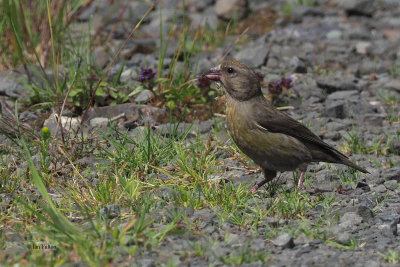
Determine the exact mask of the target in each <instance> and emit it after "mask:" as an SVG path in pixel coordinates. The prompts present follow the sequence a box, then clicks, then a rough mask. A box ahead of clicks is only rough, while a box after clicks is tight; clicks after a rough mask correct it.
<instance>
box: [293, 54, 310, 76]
mask: <svg viewBox="0 0 400 267" xmlns="http://www.w3.org/2000/svg"><path fill="white" fill-rule="evenodd" d="M290 68H291V69H292V72H293V73H307V66H306V64H305V63H304V61H303V60H301V59H299V58H298V57H293V58H292V59H291V60H290Z"/></svg>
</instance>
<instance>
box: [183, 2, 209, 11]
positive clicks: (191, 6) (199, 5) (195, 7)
mask: <svg viewBox="0 0 400 267" xmlns="http://www.w3.org/2000/svg"><path fill="white" fill-rule="evenodd" d="M213 4H214V0H203V1H198V0H187V1H185V6H186V8H187V9H188V10H189V11H190V12H202V11H204V10H205V9H206V8H208V7H210V6H212V5H213ZM204 13H207V12H204Z"/></svg>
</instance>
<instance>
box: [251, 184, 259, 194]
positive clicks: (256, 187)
mask: <svg viewBox="0 0 400 267" xmlns="http://www.w3.org/2000/svg"><path fill="white" fill-rule="evenodd" d="M258 188H259V186H258V185H257V184H256V185H255V186H253V187H252V188H251V189H250V194H254V193H255V192H257V190H258Z"/></svg>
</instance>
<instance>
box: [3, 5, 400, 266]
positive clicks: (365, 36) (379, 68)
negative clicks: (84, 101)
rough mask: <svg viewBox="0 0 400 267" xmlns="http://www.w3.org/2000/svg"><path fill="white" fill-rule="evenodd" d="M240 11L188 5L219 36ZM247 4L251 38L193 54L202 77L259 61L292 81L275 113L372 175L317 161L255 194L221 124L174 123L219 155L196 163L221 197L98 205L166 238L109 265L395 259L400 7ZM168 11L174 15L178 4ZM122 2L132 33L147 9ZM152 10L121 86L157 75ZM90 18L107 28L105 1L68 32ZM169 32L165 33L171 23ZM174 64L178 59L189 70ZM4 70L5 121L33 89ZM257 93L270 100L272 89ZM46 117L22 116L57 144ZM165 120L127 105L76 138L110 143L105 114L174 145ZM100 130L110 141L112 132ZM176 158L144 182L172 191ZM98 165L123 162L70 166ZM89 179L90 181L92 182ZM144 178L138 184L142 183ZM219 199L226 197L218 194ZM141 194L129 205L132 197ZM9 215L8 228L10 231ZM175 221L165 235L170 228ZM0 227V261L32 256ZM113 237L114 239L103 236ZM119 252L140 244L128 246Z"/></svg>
mask: <svg viewBox="0 0 400 267" xmlns="http://www.w3.org/2000/svg"><path fill="white" fill-rule="evenodd" d="M167 2H168V3H167ZM176 2H177V3H176ZM220 2H224V4H221V3H220ZM234 2H236V5H240V4H241V3H242V2H246V1H230V2H229V1H217V3H214V1H186V6H187V10H186V12H187V14H186V15H187V16H188V18H189V19H190V20H191V21H192V26H193V27H197V26H199V25H200V26H201V25H203V24H204V21H203V20H202V19H204V18H207V19H208V22H209V25H208V27H211V28H212V29H216V27H217V24H218V20H219V19H221V18H223V17H224V16H228V17H229V12H228V11H229V5H234ZM249 2H250V3H249V11H248V12H250V13H251V15H250V16H249V17H245V16H246V14H241V13H240V12H239V14H237V15H238V16H239V17H240V16H243V17H244V18H239V20H238V22H237V23H236V24H234V25H233V27H237V28H238V29H240V28H241V27H242V28H243V30H244V29H245V28H247V26H248V27H249V28H248V30H247V31H246V34H245V35H246V37H247V39H246V40H245V41H243V42H238V40H239V39H240V38H241V36H239V35H240V33H238V34H237V35H232V36H228V37H227V41H226V42H225V43H224V44H223V45H222V47H217V48H216V49H213V50H210V51H209V52H205V51H203V52H199V53H198V55H197V56H196V57H197V59H198V60H197V62H198V68H197V72H198V73H201V72H202V71H203V70H206V69H207V68H210V67H212V66H215V65H216V64H217V60H216V59H219V58H221V57H222V55H225V54H227V57H232V58H235V59H238V60H242V61H245V62H247V63H249V64H251V65H252V66H254V68H255V70H256V71H258V72H261V73H264V74H266V75H265V79H264V84H268V83H269V82H273V81H277V80H279V79H280V78H281V77H282V76H285V77H292V78H293V79H294V86H293V88H290V90H288V91H287V92H284V93H282V94H281V95H279V96H278V98H277V100H276V101H277V103H278V102H279V105H280V106H285V107H288V106H289V108H286V109H285V110H286V111H287V113H288V114H290V115H291V116H292V117H294V118H296V119H297V120H300V121H302V122H303V123H304V124H306V125H307V126H309V127H310V128H311V129H312V130H313V131H314V132H315V133H317V134H319V136H321V138H322V139H323V140H324V141H326V142H327V143H329V144H331V145H333V146H335V147H337V148H339V149H341V150H342V151H344V152H345V153H347V154H348V155H349V156H350V158H351V159H352V160H353V161H355V162H357V163H358V164H359V165H360V166H363V167H365V168H366V169H367V170H368V171H369V172H370V174H361V173H358V172H354V171H352V170H350V169H348V168H346V167H343V166H338V165H329V164H325V163H320V164H314V165H311V166H309V169H308V175H307V178H306V188H305V189H304V190H301V191H297V190H295V186H294V182H295V179H296V177H298V173H283V174H280V177H279V178H277V179H276V181H275V182H274V183H273V184H272V185H270V186H269V187H266V188H262V189H261V190H259V192H258V193H256V194H255V195H253V196H252V195H248V194H247V191H248V188H250V187H251V186H252V185H253V184H254V183H255V182H256V181H260V179H262V176H261V173H260V172H257V168H256V167H255V166H254V165H253V164H252V163H251V162H249V160H248V159H247V158H246V157H244V156H243V155H242V154H240V153H239V152H238V151H237V149H235V147H234V146H233V145H232V143H231V141H230V139H229V136H228V135H227V133H226V131H225V127H224V126H225V125H224V120H223V118H221V116H216V117H215V118H214V117H213V118H211V119H208V120H206V121H201V122H199V121H195V122H194V123H193V124H191V123H181V124H180V125H179V127H178V128H177V133H176V135H179V134H184V133H185V132H186V129H189V128H190V127H192V128H190V131H189V134H188V136H187V137H186V139H185V141H184V142H186V143H196V142H199V140H203V141H204V140H205V141H207V142H209V143H210V142H211V143H212V145H213V146H215V147H212V146H211V148H209V147H208V146H207V144H205V143H202V144H201V145H200V147H201V148H202V149H203V150H206V149H210V151H212V153H211V152H210V153H209V155H208V156H210V155H211V156H212V160H210V158H208V157H205V158H204V161H200V158H202V155H203V154H202V152H199V151H200V150H199V151H197V150H196V151H197V152H196V153H198V154H196V155H198V157H199V162H198V164H200V165H196V166H197V167H199V168H201V164H205V165H207V164H208V165H207V168H209V169H210V170H212V171H210V172H209V173H207V175H205V176H207V178H206V181H208V182H209V183H210V184H212V186H215V187H217V188H222V189H215V190H216V191H215V192H219V193H218V194H217V193H216V195H215V199H214V198H213V196H207V193H206V192H205V191H201V190H204V189H201V190H200V189H199V190H198V191H197V189H196V188H191V189H190V190H189V189H188V191H187V192H188V193H187V195H185V194H184V191H185V190H186V189H183V190H181V189H182V188H181V187H182V186H185V183H183V184H180V183H177V184H174V185H173V186H165V187H163V186H159V187H157V188H155V189H154V190H153V189H152V190H147V189H146V190H147V191H146V190H143V195H146V198H143V199H151V200H152V201H151V202H150V203H149V204H148V205H149V207H148V208H147V209H145V208H142V210H135V208H134V207H133V206H132V207H133V208H132V207H131V206H130V205H134V204H127V203H126V202H124V203H122V202H119V201H118V200H116V199H114V198H112V199H111V200H102V201H98V202H96V204H95V205H97V206H98V209H97V208H96V209H97V212H98V213H99V214H103V215H104V214H105V215H104V216H109V217H110V219H113V220H114V221H113V223H115V224H116V225H117V226H118V227H120V228H124V227H125V226H126V225H127V224H129V218H130V217H129V216H130V215H132V214H135V216H138V217H140V216H139V215H140V214H141V213H143V214H145V215H146V216H147V217H146V218H151V220H149V227H150V228H152V229H158V230H157V231H158V232H157V233H159V236H160V235H162V236H163V237H162V238H159V239H157V240H159V242H158V243H157V244H153V243H151V242H150V241H148V240H147V239H150V237H149V236H148V235H143V236H139V235H137V236H134V237H131V238H130V239H129V238H128V239H129V240H128V241H126V240H125V241H124V242H121V244H120V245H119V246H116V247H115V248H114V250H113V253H112V254H113V256H112V261H110V262H109V264H112V265H124V266H128V265H132V264H134V265H137V266H167V265H168V266H186V265H187V266H205V265H210V266H222V265H245V266H266V265H268V266H392V265H393V264H396V262H397V264H399V263H400V250H399V244H400V237H399V230H398V227H400V195H399V193H400V120H399V118H400V117H399V114H400V113H399V112H400V108H399V99H400V4H399V3H398V1H397V0H382V1H374V0H348V1H340V0H330V1H329V0H326V1H323V0H316V1H310V3H309V5H299V4H298V3H297V2H296V3H292V2H291V1H278V0H275V1H268V3H264V1H249ZM298 2H301V1H298ZM304 2H307V3H308V1H304ZM121 5H122V4H121ZM117 6H118V5H117ZM175 6H178V8H177V9H175ZM221 6H222V7H223V8H222V7H221ZM122 7H123V8H128V9H129V8H130V9H131V11H135V10H136V11H138V10H141V12H137V13H134V15H131V17H130V20H131V21H127V22H126V23H127V25H130V24H129V23H131V24H132V23H136V22H137V20H138V19H139V18H140V17H141V15H142V14H143V13H144V12H145V10H147V8H148V7H149V4H148V3H145V2H138V3H136V2H133V3H132V4H128V5H127V6H124V5H122ZM119 8H121V6H120V7H119ZM130 9H129V10H130ZM117 10H118V7H117ZM227 10H228V11H227ZM158 11H159V9H157V10H156V11H153V12H152V13H151V14H150V16H149V17H148V18H147V19H146V21H145V24H144V25H143V27H142V28H141V29H142V31H143V32H144V33H146V35H145V38H139V39H135V40H133V41H130V43H129V45H128V46H127V47H125V48H124V49H123V51H122V54H123V55H125V56H126V58H127V60H126V62H125V63H124V64H125V66H124V69H123V72H122V75H121V81H122V83H123V84H130V85H131V84H132V83H137V81H136V80H135V78H134V76H133V75H132V73H136V70H137V69H138V68H139V67H141V66H146V67H150V68H153V69H157V66H158V62H159V61H158V49H157V47H158V46H159V40H158V36H159V34H160V27H159V24H160V16H159V13H158ZM175 11H176V12H177V14H176V13H175ZM227 12H228V13H227ZM91 14H95V15H94V16H95V18H96V19H95V21H96V20H100V21H101V20H102V18H106V17H107V16H108V15H109V14H110V13H107V5H106V3H103V2H101V1H98V2H97V1H95V2H94V4H93V5H91V6H90V7H88V8H87V9H84V10H83V11H82V12H81V13H80V15H79V16H80V17H79V23H76V24H74V27H76V31H77V32H79V29H81V28H85V27H86V23H87V20H88V19H89V17H90V15H91ZM176 15H178V16H179V15H182V3H181V2H180V1H163V5H162V19H163V21H165V22H166V23H168V22H171V21H172V19H173V17H174V16H176ZM266 18H268V23H267V22H266ZM107 19H109V20H110V24H109V28H106V29H103V30H104V31H107V30H109V31H111V30H112V31H113V33H112V34H113V37H112V38H113V40H114V41H115V43H117V44H120V43H121V40H123V38H124V37H126V32H125V30H126V29H125V28H124V25H122V26H121V25H119V26H118V27H117V28H115V27H113V26H114V25H113V18H109V17H107ZM178 24H179V22H178ZM125 27H127V26H126V25H125ZM165 28H167V27H165ZM164 30H165V31H166V32H168V28H167V29H164ZM115 47H116V46H115ZM115 47H114V49H115ZM178 47H179V42H178V41H177V40H175V39H171V43H170V46H169V47H168V50H167V54H166V57H165V62H164V64H165V68H168V64H169V62H171V59H172V58H173V56H174V51H176V50H175V49H177V48H178ZM227 52H228V53H227ZM95 53H97V56H96V60H98V63H99V64H101V63H102V60H104V62H107V61H109V60H110V59H109V57H108V56H107V54H106V53H105V52H104V51H103V50H102V49H101V48H99V49H97V50H96V52H95ZM178 63H179V64H181V65H183V64H184V63H183V61H178ZM121 64H122V61H117V62H116V63H115V65H114V66H113V69H112V70H111V72H110V73H111V75H115V73H118V71H119V69H120V68H121ZM103 65H105V63H103ZM8 74H9V72H8V71H6V72H3V73H0V95H1V102H0V106H1V112H2V117H3V118H6V117H7V116H9V117H11V116H13V112H14V109H13V107H14V105H15V103H14V102H13V101H11V99H20V100H23V99H24V97H26V92H27V91H26V90H27V89H26V87H25V86H23V85H22V84H21V83H16V82H15V81H14V80H12V79H10V78H9V76H8ZM263 90H265V92H266V93H268V86H266V87H265V88H264V89H263ZM151 98H152V94H151V92H150V93H149V92H148V91H143V92H142V93H140V94H139V95H138V96H136V102H147V101H149V100H150V99H151ZM50 113H51V112H49V111H48V110H43V109H36V110H33V109H27V110H26V111H24V112H22V113H21V114H20V116H19V119H20V121H21V123H22V124H23V125H24V126H25V127H27V128H29V129H36V128H38V127H39V128H40V127H42V126H43V125H44V126H47V127H49V129H50V131H51V133H52V135H54V136H56V135H57V123H56V122H55V119H54V116H52V115H51V116H49V114H50ZM166 113H167V111H165V110H164V109H162V108H156V107H153V106H151V105H145V104H144V105H137V104H134V103H127V104H121V105H116V106H106V107H101V108H94V109H92V110H90V111H89V112H88V113H86V114H85V115H84V116H86V117H85V119H86V122H85V124H84V129H83V132H84V134H85V135H88V136H91V135H92V134H93V135H94V136H96V138H97V139H96V140H97V141H98V142H99V143H101V142H102V140H101V138H103V139H104V138H105V137H106V136H107V134H104V135H101V134H98V133H99V132H107V131H109V130H108V129H109V125H110V118H111V121H113V124H114V126H115V127H116V128H117V129H119V130H120V131H127V135H128V136H129V137H132V138H136V137H137V136H138V135H140V134H141V133H142V132H143V131H145V130H146V129H147V128H146V127H145V126H144V121H149V120H150V122H151V125H152V129H153V130H152V131H153V132H154V134H153V135H155V136H157V134H158V136H163V137H164V136H166V137H165V138H168V136H169V135H170V128H171V126H172V127H173V125H174V124H171V123H165V121H164V122H163V121H162V120H159V119H158V118H159V117H165V114H166ZM121 114H122V116H121ZM73 115H74V114H68V112H65V114H64V116H63V119H64V120H65V121H67V122H68V126H66V128H67V130H71V131H72V130H74V129H78V128H79V125H80V119H81V117H73ZM81 116H82V115H81ZM2 127H3V130H4V131H5V132H6V133H7V132H8V133H9V135H10V132H11V135H12V130H10V129H9V128H8V127H9V125H8V124H3V125H2ZM108 135H110V136H113V134H112V133H111V134H110V133H109V132H108ZM114 136H115V133H114ZM99 138H100V141H99ZM2 139H3V142H5V143H4V144H6V143H7V142H10V141H9V139H7V138H6V137H5V135H2ZM89 139H90V138H89ZM108 140H109V139H108ZM121 140H122V139H121ZM121 140H120V141H121ZM121 142H122V141H121ZM207 142H206V143H207ZM4 146H5V145H4ZM112 147H114V148H115V150H117V151H118V145H117V144H115V143H113V144H112ZM132 153H139V152H135V151H133V152H132ZM7 157H8V155H6V154H3V158H7ZM35 157H36V162H37V161H40V155H33V159H34V161H35ZM188 157H190V156H189V154H188ZM176 158H178V161H179V155H175V156H174V160H175V159H176ZM107 160H108V161H107ZM174 160H173V159H171V163H170V164H169V163H167V164H165V167H163V169H162V171H158V172H155V173H152V174H149V177H150V178H151V179H158V180H161V181H163V182H162V183H164V184H168V183H170V182H171V181H170V180H171V179H173V177H174V176H177V175H178V174H177V173H179V172H178V171H176V170H177V169H178V170H181V171H182V166H181V165H179V164H178V163H176V162H175V161H174ZM104 161H105V163H104ZM99 162H100V163H102V164H117V166H121V165H122V164H124V160H122V161H120V162H119V164H121V165H118V161H112V160H109V159H104V158H103V159H101V160H99V159H98V157H96V156H93V155H90V153H89V154H85V155H83V156H82V157H81V158H80V159H76V160H75V162H74V164H76V165H79V166H80V172H81V173H82V174H83V175H84V176H85V177H86V178H87V180H88V181H89V182H90V183H93V184H95V185H96V186H97V185H98V184H101V183H105V182H104V180H102V177H103V176H102V175H99V174H98V172H96V166H97V165H96V164H97V163H99ZM191 164H194V163H193V162H192V163H191ZM72 165H73V164H72ZM124 166H125V165H124ZM177 166H178V167H177ZM53 167H54V168H57V166H53ZM26 168H27V163H26V162H21V165H20V166H18V168H16V170H15V173H24V172H25V171H26ZM60 168H61V167H60ZM121 168H123V167H121ZM61 169H62V168H61ZM93 169H94V170H95V171H94V172H93ZM97 171H98V170H97ZM175 171H176V172H175ZM71 172H73V170H72V169H71ZM87 172H90V174H88V175H87V176H86V173H87ZM4 173H6V172H4ZM13 173H14V172H13ZM182 173H183V174H182ZM188 173H189V171H186V172H183V171H182V172H181V173H180V174H179V175H180V176H179V175H178V176H179V177H180V178H182V179H184V180H186V181H193V179H194V180H195V178H193V177H195V176H192V178H190V175H188ZM199 173H201V172H199ZM172 174H173V175H172ZM203 174H204V173H203ZM13 175H14V174H13ZM61 176H62V175H61ZM64 177H65V176H64ZM188 177H189V178H188ZM150 178H149V179H150ZM4 179H5V178H4ZM143 179H144V181H146V179H147V178H142V180H143ZM158 180H157V181H158ZM149 181H150V180H149ZM224 181H225V182H224ZM80 183H81V182H78V184H80ZM4 184H5V183H4ZM212 186H211V187H212ZM21 190H22V189H21ZM48 190H49V191H50V192H51V198H52V199H53V201H55V202H57V199H60V198H62V194H63V193H62V192H60V189H59V188H57V186H56V185H54V184H50V186H49V187H48ZM210 190H211V189H210ZM213 190H214V189H213ZM218 190H222V191H218ZM16 192H18V190H16V191H15V193H12V192H11V190H9V191H7V190H2V191H1V209H2V211H6V210H7V209H9V208H10V206H12V205H11V203H14V200H15V198H16V197H17V193H16ZM19 192H23V190H22V191H19ZM146 192H147V193H146ZM210 192H212V191H210ZM60 194H61V195H60ZM149 194H150V195H151V197H149ZM230 194H231V195H230ZM224 195H225V198H226V199H222V198H223V196H224ZM241 197H243V199H242V200H241ZM196 198H198V199H200V198H201V199H202V201H197V200H196ZM218 198H221V199H218ZM140 199H141V198H137V199H134V200H133V201H132V202H134V201H138V202H140V201H141V200H140ZM204 199H205V200H204ZM142 201H145V200H142ZM230 202H231V203H230ZM99 203H100V204H99ZM229 204H230V205H232V206H233V207H232V208H231V210H230V209H229V208H228V207H229ZM71 205H72V204H71ZM144 206H145V205H144ZM74 209H76V208H74ZM110 214H111V215H110ZM177 214H178V215H179V216H178V215H177ZM6 216H7V215H6ZM143 216H144V215H143ZM78 217H79V216H78ZM69 218H70V219H71V220H76V222H77V223H78V225H84V226H85V225H86V226H87V224H85V220H81V219H79V218H76V219H73V218H74V217H73V216H72V217H69ZM177 218H178V219H177ZM8 220H9V219H3V221H5V222H6V221H7V222H8ZM171 225H173V228H171V229H169V228H168V227H170V226H171ZM1 231H2V232H3V233H4V234H6V237H5V239H2V240H3V242H2V243H3V247H4V250H3V252H2V253H3V256H2V257H3V259H7V260H9V262H13V261H12V258H13V256H12V255H13V254H14V253H17V255H23V254H24V253H29V252H27V251H29V249H26V248H23V247H22V248H21V247H20V246H18V245H17V246H15V244H18V242H20V243H23V242H24V241H23V240H29V239H27V238H26V237H23V239H22V240H21V237H20V236H19V235H18V234H17V233H16V232H18V231H16V228H13V226H10V225H7V226H5V227H2V229H1ZM108 235H112V233H111V230H110V233H108ZM159 236H158V237H159ZM108 238H109V237H108ZM152 238H153V237H152ZM50 240H53V239H50ZM48 242H49V241H48ZM52 242H54V240H53V241H52ZM104 242H105V241H104ZM50 243H51V242H50ZM13 244H14V245H13ZM58 246H60V245H58ZM127 248H135V249H134V251H131V250H129V249H127ZM52 253H54V252H52ZM78 254H79V253H78ZM45 255H47V256H48V254H45ZM74 261H76V262H80V263H81V264H82V265H86V263H87V262H86V261H85V259H83V258H80V259H78V260H74V258H73V257H72V258H69V260H68V261H67V262H74Z"/></svg>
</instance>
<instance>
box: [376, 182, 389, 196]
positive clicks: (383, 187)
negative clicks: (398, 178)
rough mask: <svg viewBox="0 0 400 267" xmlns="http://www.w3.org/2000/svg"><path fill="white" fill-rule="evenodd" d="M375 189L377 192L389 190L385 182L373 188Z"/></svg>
mask: <svg viewBox="0 0 400 267" xmlns="http://www.w3.org/2000/svg"><path fill="white" fill-rule="evenodd" d="M373 191H375V192H377V193H381V194H382V193H385V192H386V191H387V189H386V187H385V186H384V185H383V184H380V185H378V186H377V187H374V188H373Z"/></svg>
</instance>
